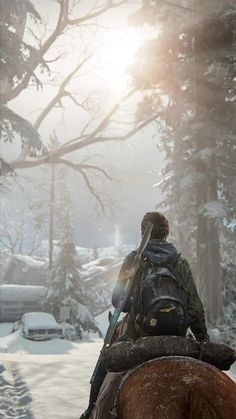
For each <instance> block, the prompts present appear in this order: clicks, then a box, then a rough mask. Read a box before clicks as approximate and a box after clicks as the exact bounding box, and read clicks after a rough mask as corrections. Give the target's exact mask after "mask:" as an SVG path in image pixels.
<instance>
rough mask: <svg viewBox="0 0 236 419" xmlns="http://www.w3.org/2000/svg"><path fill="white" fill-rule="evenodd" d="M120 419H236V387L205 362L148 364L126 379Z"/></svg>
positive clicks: (119, 404) (167, 360) (171, 360)
mask: <svg viewBox="0 0 236 419" xmlns="http://www.w3.org/2000/svg"><path fill="white" fill-rule="evenodd" d="M117 416H118V418H119V419H131V418H132V419H236V384H235V383H234V382H233V381H232V380H231V379H230V378H229V377H228V376H227V375H226V374H224V373H223V372H222V371H220V370H218V369H217V368H215V367H213V366H212V365H209V364H206V363H205V362H202V361H199V360H195V359H191V358H183V357H172V358H167V357H166V358H160V359H155V360H152V361H148V362H146V363H144V364H141V365H140V366H138V367H136V368H135V369H133V370H132V371H131V372H130V373H128V374H127V375H126V377H124V379H123V381H122V385H121V388H120V391H119V394H118V399H117Z"/></svg>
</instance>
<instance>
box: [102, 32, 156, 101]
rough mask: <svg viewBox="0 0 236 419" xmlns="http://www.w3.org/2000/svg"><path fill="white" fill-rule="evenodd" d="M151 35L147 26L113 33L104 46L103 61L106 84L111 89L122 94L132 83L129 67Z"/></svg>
mask: <svg viewBox="0 0 236 419" xmlns="http://www.w3.org/2000/svg"><path fill="white" fill-rule="evenodd" d="M148 37H150V32H149V31H148V30H147V28H137V29H136V28H124V29H122V30H120V31H117V32H115V33H112V34H111V35H110V39H109V40H107V41H106V42H105V43H104V46H103V48H102V55H101V60H102V61H101V63H102V71H103V77H104V84H105V85H106V88H107V89H108V90H109V91H112V92H113V93H114V94H118V95H122V93H123V92H124V91H125V90H126V89H127V85H128V84H129V83H130V74H129V73H128V67H129V66H130V65H131V64H133V63H134V60H135V54H136V53H137V51H138V49H139V48H140V47H141V46H142V45H143V43H144V42H145V40H146V39H148Z"/></svg>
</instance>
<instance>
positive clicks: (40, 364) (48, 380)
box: [0, 340, 102, 419]
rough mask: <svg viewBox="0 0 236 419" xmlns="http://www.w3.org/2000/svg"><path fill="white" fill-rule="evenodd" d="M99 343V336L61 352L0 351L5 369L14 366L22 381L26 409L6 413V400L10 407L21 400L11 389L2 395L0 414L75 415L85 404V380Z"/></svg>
mask: <svg viewBox="0 0 236 419" xmlns="http://www.w3.org/2000/svg"><path fill="white" fill-rule="evenodd" d="M101 345H102V341H101V340H95V341H94V342H86V343H80V344H73V346H74V347H75V348H74V349H73V350H72V351H71V352H69V353H64V354H26V353H14V354H13V353H2V354H1V360H2V363H3V364H4V366H7V368H8V370H16V369H17V371H18V376H19V377H21V380H23V381H24V383H25V387H24V389H25V396H26V395H27V396H28V411H27V412H26V411H25V413H24V414H23V413H22V414H21V415H20V414H19V416H17V415H15V416H10V415H8V414H7V413H6V412H7V409H6V403H7V402H9V405H11V407H12V406H13V404H14V405H17V403H20V400H21V398H20V395H19V396H18V394H15V395H14V397H13V393H12V394H11V397H10V395H9V397H8V396H6V395H5V397H3V398H2V400H5V401H4V406H2V410H0V418H1V419H10V418H13V417H14V418H17V419H31V418H32V419H76V418H78V417H79V415H80V414H81V413H82V412H83V410H84V409H85V408H86V405H87V401H88V395H89V387H90V385H89V380H90V377H91V374H92V370H93V368H94V365H95V363H96V359H97V356H98V353H99V350H100V348H101ZM13 388H14V387H13ZM26 389H28V391H27V390H26ZM12 391H13V390H12ZM12 397H13V398H12ZM13 399H14V400H15V402H14V403H13ZM2 403H3V401H2ZM3 407H4V409H5V410H4V409H3ZM9 408H10V406H9ZM32 412H33V415H32ZM5 415H7V416H5Z"/></svg>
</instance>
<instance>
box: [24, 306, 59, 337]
mask: <svg viewBox="0 0 236 419" xmlns="http://www.w3.org/2000/svg"><path fill="white" fill-rule="evenodd" d="M22 336H23V337H24V338H27V339H32V340H49V339H53V338H61V337H63V330H62V326H60V325H59V324H58V323H57V322H56V320H55V319H54V317H53V315H52V314H49V313H41V312H35V313H25V314H24V315H23V317H22Z"/></svg>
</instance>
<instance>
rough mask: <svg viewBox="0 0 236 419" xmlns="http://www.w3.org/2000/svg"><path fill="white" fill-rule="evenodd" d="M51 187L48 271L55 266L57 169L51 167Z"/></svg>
mask: <svg viewBox="0 0 236 419" xmlns="http://www.w3.org/2000/svg"><path fill="white" fill-rule="evenodd" d="M51 168H52V171H51V185H50V202H49V205H50V219H49V240H48V269H49V271H50V270H51V269H52V265H53V236H54V195H55V167H54V164H52V166H51Z"/></svg>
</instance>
